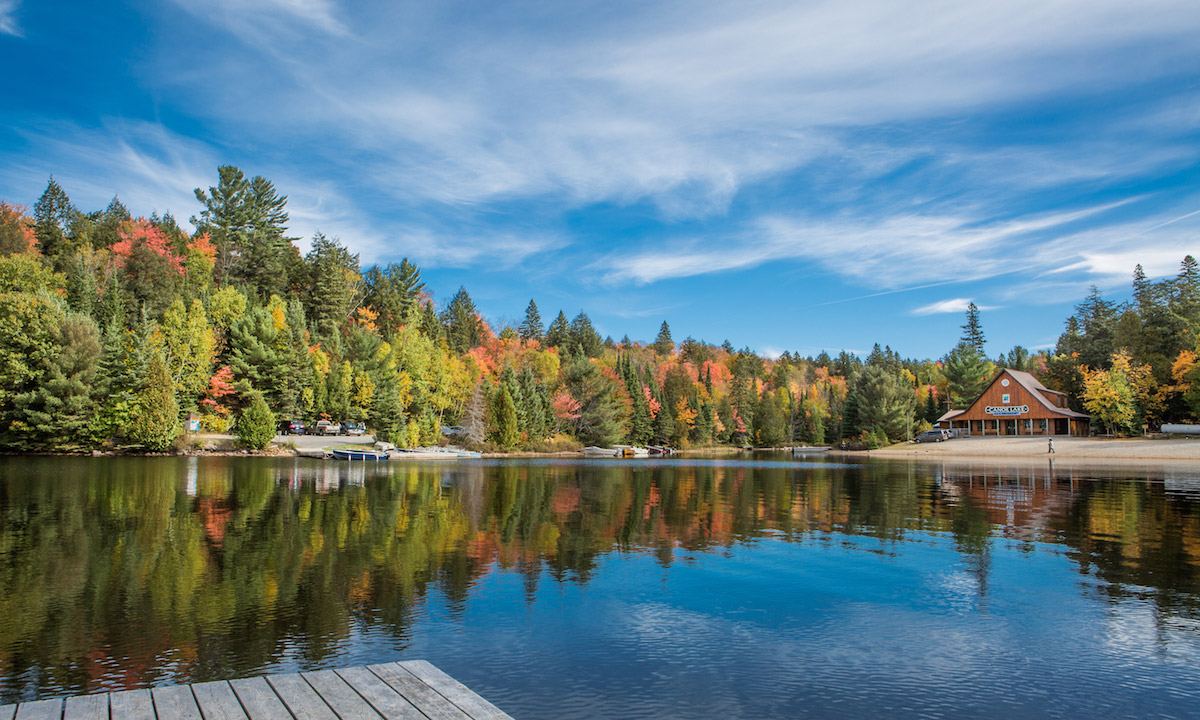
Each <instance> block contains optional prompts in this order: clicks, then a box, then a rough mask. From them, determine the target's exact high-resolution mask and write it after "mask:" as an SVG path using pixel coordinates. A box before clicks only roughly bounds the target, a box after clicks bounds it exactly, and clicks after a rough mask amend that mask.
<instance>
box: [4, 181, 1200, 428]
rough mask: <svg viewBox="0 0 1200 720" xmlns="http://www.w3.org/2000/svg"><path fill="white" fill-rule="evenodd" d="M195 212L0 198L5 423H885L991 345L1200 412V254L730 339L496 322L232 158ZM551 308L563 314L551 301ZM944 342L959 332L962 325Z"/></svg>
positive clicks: (1136, 418) (940, 399)
mask: <svg viewBox="0 0 1200 720" xmlns="http://www.w3.org/2000/svg"><path fill="white" fill-rule="evenodd" d="M195 196H196V201H197V213H196V215H194V216H193V217H191V218H190V219H189V223H188V224H189V225H191V226H192V227H193V228H195V229H194V230H193V231H192V232H187V231H185V230H184V229H183V228H181V226H180V224H179V223H178V221H177V220H176V219H175V218H174V217H172V216H171V215H169V214H167V215H163V216H158V215H157V214H153V215H151V216H150V217H149V218H144V217H137V218H135V217H132V216H131V214H130V212H129V210H128V209H127V208H126V207H125V206H124V205H123V204H122V203H121V202H120V200H119V199H118V198H113V200H112V202H110V203H109V204H108V206H107V207H106V208H104V209H103V210H92V211H84V210H80V209H78V208H76V207H75V205H74V204H73V203H72V202H71V200H70V198H69V197H68V195H67V193H66V192H65V191H64V190H63V188H62V187H61V186H59V184H58V183H57V182H56V181H55V180H54V178H53V177H51V178H50V180H49V183H48V184H47V187H46V190H45V192H44V193H43V194H42V195H41V197H40V198H39V199H38V200H37V202H36V203H35V204H34V205H33V208H32V211H30V210H29V209H28V208H27V207H25V206H22V205H18V204H15V203H11V202H0V449H2V450H5V451H9V452H85V451H91V450H96V449H110V450H122V451H167V450H180V449H184V448H186V446H187V443H188V442H189V440H188V435H187V434H186V433H184V432H183V428H184V422H183V421H184V419H186V418H188V417H189V416H194V417H197V418H199V422H200V426H201V428H202V429H203V430H205V431H208V432H233V433H235V434H237V435H238V437H239V438H241V439H242V441H243V443H244V444H246V445H248V446H252V447H262V446H264V445H266V444H267V443H268V442H270V439H271V436H273V431H270V432H264V430H271V429H273V427H274V425H275V423H276V421H277V420H283V419H299V420H303V421H306V422H313V421H316V420H317V419H321V418H325V419H332V420H335V421H343V420H355V421H362V422H365V423H366V424H367V426H368V428H369V429H370V431H371V432H373V434H374V435H375V436H376V437H377V438H378V439H381V440H387V441H390V442H393V443H395V444H396V445H398V446H401V447H413V446H419V445H431V444H437V443H439V442H443V440H444V431H443V428H446V427H448V426H453V427H455V428H461V431H460V433H461V435H460V437H459V441H461V442H464V443H465V444H467V445H469V446H471V447H475V448H479V449H487V450H493V451H515V450H523V451H553V450H569V449H575V448H578V447H579V446H581V445H603V446H606V445H611V444H614V443H628V444H633V445H645V444H649V443H654V444H661V445H670V446H673V447H677V448H689V447H692V448H694V447H708V446H722V445H724V446H750V445H753V446H760V447H778V446H784V445H790V444H798V443H809V444H822V443H830V442H834V441H842V440H846V441H847V442H849V443H850V444H851V445H852V446H854V447H869V448H870V447H878V446H880V445H884V444H888V443H891V442H895V441H901V440H905V439H907V438H909V437H911V436H913V435H915V434H916V433H918V432H920V431H921V430H923V429H925V428H927V427H929V424H930V423H931V422H933V421H935V420H936V419H937V418H938V417H939V416H940V415H941V414H942V413H944V412H945V411H946V410H947V409H949V408H955V407H964V406H965V405H966V404H968V403H970V402H971V400H973V399H974V397H975V396H976V395H978V394H979V393H980V392H981V391H982V389H983V388H984V386H985V385H986V384H987V382H988V381H989V380H990V379H991V378H992V376H993V375H994V374H995V372H996V370H997V369H998V368H1000V367H1009V368H1013V369H1019V370H1025V371H1028V372H1031V373H1033V374H1034V375H1035V376H1037V377H1038V378H1039V380H1040V381H1041V382H1042V383H1043V384H1045V385H1046V386H1047V387H1050V388H1052V389H1056V390H1060V391H1062V392H1066V393H1067V394H1068V395H1069V396H1070V398H1071V403H1072V407H1073V408H1074V409H1076V410H1080V411H1082V412H1086V413H1088V414H1090V415H1091V416H1092V418H1093V424H1094V425H1095V427H1096V428H1097V430H1098V431H1100V432H1105V433H1113V434H1137V433H1141V432H1143V431H1145V430H1153V429H1156V428H1157V427H1158V426H1159V425H1161V424H1162V423H1164V422H1179V421H1187V420H1195V419H1196V418H1198V417H1200V365H1198V364H1197V355H1198V354H1200V268H1198V267H1197V263H1196V260H1195V259H1194V258H1193V257H1192V256H1191V255H1188V256H1187V257H1185V258H1183V259H1182V261H1181V264H1180V270H1179V273H1178V275H1177V276H1176V277H1172V278H1166V279H1162V280H1159V281H1157V282H1155V281H1151V280H1149V279H1148V278H1147V277H1146V275H1145V273H1144V272H1143V270H1142V268H1141V266H1140V265H1139V266H1137V267H1135V268H1133V269H1132V294H1131V297H1130V299H1129V300H1128V301H1124V302H1116V301H1113V300H1109V299H1105V298H1104V297H1103V296H1102V294H1101V293H1100V292H1099V291H1098V290H1097V289H1095V288H1092V290H1091V293H1090V294H1089V295H1088V297H1086V298H1084V299H1083V300H1082V301H1081V302H1080V303H1079V304H1078V305H1077V306H1076V308H1075V313H1074V314H1073V315H1072V316H1071V317H1069V318H1067V319H1066V321H1065V323H1064V331H1063V333H1062V335H1061V336H1060V338H1059V340H1058V343H1057V345H1056V347H1055V348H1054V349H1053V350H1041V351H1038V352H1036V353H1034V352H1030V351H1029V350H1027V349H1025V348H1024V347H1020V346H1017V347H1014V348H1012V349H1011V350H1009V351H1008V352H1005V353H1002V354H1000V355H999V356H998V357H996V358H989V357H988V356H987V355H986V354H985V352H984V343H985V335H984V331H983V327H982V322H981V319H980V313H979V310H978V309H977V308H976V307H975V306H974V305H971V306H970V308H969V309H968V311H967V314H966V318H965V322H964V324H963V326H962V329H963V332H962V336H961V338H959V339H958V341H957V343H956V344H953V346H952V347H950V349H949V350H948V351H947V353H946V354H945V355H944V356H942V357H940V358H936V359H921V360H917V359H909V358H902V357H900V355H899V354H898V353H896V352H895V351H893V350H891V348H890V347H888V346H883V347H880V345H878V344H876V345H875V347H874V349H873V350H872V352H871V353H870V354H869V355H868V356H867V357H866V358H859V357H857V356H855V355H853V354H850V353H847V352H844V351H843V352H841V353H839V354H837V355H836V356H830V355H829V354H828V353H825V352H822V353H821V354H819V355H818V356H816V357H803V356H800V355H798V354H793V353H791V352H784V353H783V354H782V355H781V356H779V357H777V358H771V357H764V356H762V355H760V354H758V353H756V352H754V351H752V350H750V349H748V348H742V349H740V350H739V349H736V348H735V347H734V346H733V345H732V344H731V343H730V342H729V341H725V342H724V343H722V344H720V345H717V344H712V343H708V342H705V341H703V340H696V339H694V338H691V337H688V338H685V339H683V340H682V341H680V342H678V343H677V342H675V340H674V338H673V337H672V334H671V329H670V326H669V325H668V323H667V322H665V321H664V322H663V323H662V327H661V329H660V331H659V333H658V336H657V337H656V338H655V339H654V340H653V341H652V342H635V341H632V340H630V338H629V337H628V336H625V337H623V338H622V339H620V340H614V339H613V338H612V337H604V338H602V337H601V336H600V334H599V333H598V332H597V331H596V329H595V327H594V326H593V324H592V322H591V320H590V319H589V317H588V315H587V313H586V312H584V311H582V310H580V311H579V312H578V314H576V315H574V317H573V318H572V319H569V320H568V318H567V315H566V313H565V312H564V311H562V310H559V311H558V313H557V315H555V316H554V317H553V319H551V320H550V321H549V323H547V322H546V321H545V319H544V318H543V316H542V312H541V310H540V309H539V308H538V306H537V303H536V302H535V301H534V300H530V302H529V305H528V307H527V308H526V309H525V312H524V318H523V320H522V322H520V323H519V324H518V325H516V326H504V327H493V326H492V325H491V324H489V323H488V322H487V320H485V319H484V318H483V317H482V315H481V314H480V312H479V311H478V310H477V308H476V307H475V305H474V303H473V301H472V300H471V296H470V294H469V293H468V291H467V289H466V288H465V287H461V288H459V289H458V290H457V292H455V293H454V294H453V295H452V296H451V297H450V299H449V300H446V301H443V302H437V301H436V300H435V296H434V293H433V292H432V290H431V289H430V288H428V287H426V284H425V283H424V282H423V281H422V280H421V270H420V268H419V267H417V265H415V264H414V263H412V262H409V261H408V260H407V259H405V260H403V261H401V262H400V263H389V264H387V265H384V266H380V265H374V266H371V267H367V268H363V267H361V266H360V263H359V258H358V256H357V255H356V254H354V253H352V252H351V251H350V250H349V249H348V247H347V246H346V245H345V244H343V243H342V242H341V241H340V240H339V239H337V238H330V237H326V236H324V235H321V234H318V235H316V236H315V237H313V238H312V242H311V249H310V250H309V252H308V253H307V254H304V255H302V254H301V253H300V251H299V249H298V246H297V242H298V239H297V238H292V237H289V236H288V229H287V223H288V219H289V218H288V211H287V196H286V195H281V194H280V193H279V191H278V190H277V189H276V188H275V186H274V184H273V183H272V182H271V181H270V180H268V179H266V178H263V177H253V178H248V177H246V176H245V174H244V173H243V172H242V171H241V170H239V169H238V168H236V167H232V166H222V167H220V168H218V172H217V181H216V185H215V186H212V187H209V188H197V189H196V191H195ZM547 317H548V316H547ZM950 344H951V343H948V345H950Z"/></svg>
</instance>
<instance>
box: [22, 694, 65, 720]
mask: <svg viewBox="0 0 1200 720" xmlns="http://www.w3.org/2000/svg"><path fill="white" fill-rule="evenodd" d="M62 707H63V701H62V698H53V699H50V700H34V701H33V702H27V703H21V704H20V705H18V706H17V716H16V717H17V720H61V719H62Z"/></svg>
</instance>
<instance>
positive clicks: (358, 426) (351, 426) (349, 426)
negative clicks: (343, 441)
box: [342, 420, 367, 435]
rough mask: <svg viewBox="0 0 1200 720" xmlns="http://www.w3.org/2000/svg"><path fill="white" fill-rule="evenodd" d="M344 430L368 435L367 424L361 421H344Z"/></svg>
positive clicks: (351, 433)
mask: <svg viewBox="0 0 1200 720" xmlns="http://www.w3.org/2000/svg"><path fill="white" fill-rule="evenodd" d="M342 432H343V433H345V434H347V435H366V434H367V426H366V425H363V424H362V423H360V422H354V421H353V420H347V421H346V422H343V423H342Z"/></svg>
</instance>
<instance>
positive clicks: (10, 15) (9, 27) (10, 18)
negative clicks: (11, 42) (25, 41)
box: [0, 0, 21, 37]
mask: <svg viewBox="0 0 1200 720" xmlns="http://www.w3.org/2000/svg"><path fill="white" fill-rule="evenodd" d="M20 6H21V3H20V0H0V34H4V35H15V36H17V37H21V28H20V26H19V25H17V9H18V8H19V7H20Z"/></svg>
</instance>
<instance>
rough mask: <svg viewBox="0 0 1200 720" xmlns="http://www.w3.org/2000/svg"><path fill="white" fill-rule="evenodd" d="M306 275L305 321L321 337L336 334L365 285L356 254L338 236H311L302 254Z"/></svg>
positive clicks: (359, 299)
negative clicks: (308, 248) (311, 239)
mask: <svg viewBox="0 0 1200 720" xmlns="http://www.w3.org/2000/svg"><path fill="white" fill-rule="evenodd" d="M304 264H305V267H306V272H307V275H308V306H307V307H306V308H305V312H306V314H307V316H308V320H309V321H310V322H312V323H313V325H314V326H315V327H316V330H317V333H318V335H319V336H320V337H321V338H329V337H332V336H333V335H335V334H337V332H338V329H339V328H341V327H342V325H343V324H344V323H345V322H346V320H348V319H349V318H350V315H351V313H353V312H354V310H355V309H356V308H357V307H358V305H359V303H360V302H361V301H362V297H363V293H364V287H365V284H364V282H363V279H362V276H361V275H360V274H359V271H358V255H356V254H354V253H351V252H350V251H349V250H348V249H347V248H346V246H345V245H343V244H342V243H341V241H339V240H338V239H337V238H333V239H330V238H327V237H325V235H323V234H321V233H317V234H316V235H315V236H314V237H313V242H312V249H311V250H310V251H309V252H308V255H305V256H304Z"/></svg>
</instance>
